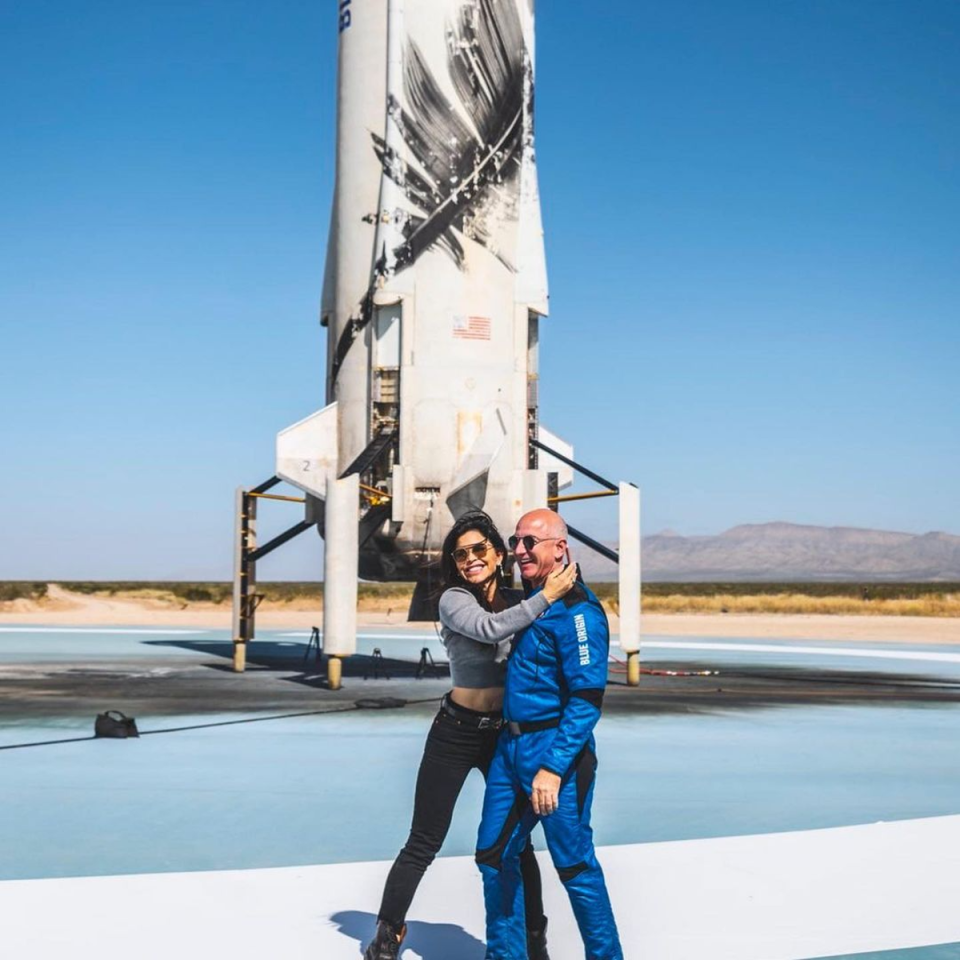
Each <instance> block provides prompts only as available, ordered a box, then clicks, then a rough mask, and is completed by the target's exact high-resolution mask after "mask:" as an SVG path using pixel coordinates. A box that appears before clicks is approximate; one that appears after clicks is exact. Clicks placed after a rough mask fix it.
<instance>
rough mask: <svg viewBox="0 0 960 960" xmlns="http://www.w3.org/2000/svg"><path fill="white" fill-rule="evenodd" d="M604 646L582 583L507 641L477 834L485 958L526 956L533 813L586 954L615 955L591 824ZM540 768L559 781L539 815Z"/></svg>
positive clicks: (613, 959)
mask: <svg viewBox="0 0 960 960" xmlns="http://www.w3.org/2000/svg"><path fill="white" fill-rule="evenodd" d="M609 648H610V631H609V627H608V625H607V618H606V614H605V613H604V611H603V607H602V606H601V605H600V601H599V600H597V598H596V596H595V595H594V594H593V593H592V592H591V591H590V590H589V589H588V588H587V587H586V586H584V585H583V584H582V583H577V584H576V585H575V586H574V588H573V589H572V590H571V591H570V592H569V593H568V594H567V595H566V597H564V598H563V600H561V601H560V602H558V603H554V604H552V605H551V606H550V608H549V609H548V610H547V611H546V612H545V613H543V614H542V615H541V616H540V617H539V619H537V620H536V621H534V623H533V624H531V625H530V626H529V627H527V629H526V630H524V631H522V632H520V633H518V634H517V635H516V637H515V638H514V643H513V652H512V653H511V654H510V659H509V661H508V663H507V679H506V689H505V691H504V702H503V717H504V720H505V721H507V723H506V725H505V727H504V730H503V732H502V733H501V735H500V740H499V742H498V743H497V752H496V754H495V755H494V758H493V762H492V764H491V765H490V771H489V773H488V775H487V790H486V794H485V795H484V800H483V817H482V819H481V822H480V832H479V836H478V839H477V864H478V865H479V867H480V872H481V874H482V875H483V888H484V899H485V901H486V908H487V958H488V960H526V957H527V947H526V926H525V921H524V910H523V886H522V883H521V880H520V851H521V850H522V849H523V847H524V844H525V843H526V841H527V837H528V836H529V834H530V831H531V830H532V829H533V827H534V826H535V824H536V823H537V821H538V820H539V821H540V822H541V823H542V824H543V832H544V835H545V836H546V839H547V846H548V848H549V850H550V856H551V857H552V858H553V864H554V866H555V867H556V869H557V872H558V873H559V875H560V880H561V882H562V883H563V885H564V887H565V888H566V890H567V894H568V895H569V897H570V903H571V905H572V906H573V912H574V915H575V916H576V919H577V925H578V926H579V928H580V935H581V936H582V937H583V942H584V946H585V948H586V956H587V960H622V958H623V951H622V950H621V948H620V940H619V937H618V935H617V925H616V921H615V920H614V918H613V911H612V909H611V907H610V898H609V897H608V895H607V888H606V885H605V883H604V880H603V871H602V870H601V869H600V864H599V863H598V862H597V858H596V855H595V854H594V849H593V831H592V830H591V829H590V806H591V803H592V801H593V786H594V779H595V774H596V769H597V758H596V745H595V742H594V738H593V728H594V726H595V725H596V723H597V721H598V720H599V719H600V707H601V704H602V702H603V692H604V689H605V687H606V685H607V658H608V653H609ZM511 727H512V730H511ZM521 731H523V732H521ZM541 767H543V768H546V769H547V770H551V771H553V772H554V773H556V774H557V775H558V776H560V777H561V778H562V780H561V786H560V797H559V804H558V807H557V809H556V811H555V812H554V813H551V814H549V815H548V816H546V817H542V818H540V817H537V815H536V814H535V813H534V812H533V807H532V805H531V802H530V794H531V792H532V789H533V788H532V783H533V778H534V777H535V776H536V775H537V771H539V770H540V769H541Z"/></svg>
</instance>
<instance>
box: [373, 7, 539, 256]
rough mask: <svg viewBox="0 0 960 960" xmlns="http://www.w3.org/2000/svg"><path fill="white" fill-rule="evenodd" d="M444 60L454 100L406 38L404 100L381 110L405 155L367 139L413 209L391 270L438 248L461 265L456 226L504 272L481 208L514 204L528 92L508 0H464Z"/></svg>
mask: <svg viewBox="0 0 960 960" xmlns="http://www.w3.org/2000/svg"><path fill="white" fill-rule="evenodd" d="M447 67H448V70H449V73H450V79H451V81H452V82H453V87H454V89H455V90H456V92H457V99H458V101H459V103H458V104H456V105H455V104H453V103H451V102H450V100H449V99H448V98H447V96H446V94H444V92H443V90H442V88H441V86H440V84H439V83H438V82H437V80H436V77H435V76H434V74H433V72H432V71H431V69H430V66H429V65H428V64H427V62H426V60H425V58H424V56H423V54H422V53H421V51H420V49H419V47H418V46H417V45H416V44H415V43H413V42H412V41H409V42H408V43H407V46H406V50H405V53H404V68H403V80H404V94H405V97H406V102H407V106H406V109H403V108H402V107H401V106H400V105H399V104H398V103H396V102H395V101H393V102H391V103H389V104H388V110H389V112H390V116H391V117H392V118H393V120H394V122H395V123H396V124H397V127H398V128H399V131H400V135H401V136H402V137H403V141H404V143H405V144H406V146H407V148H408V149H409V151H410V155H411V157H412V162H407V161H405V160H403V159H402V158H400V157H398V156H396V154H395V153H394V151H392V150H391V149H390V148H389V147H387V145H386V144H385V143H384V141H383V139H382V138H381V137H378V136H376V135H374V136H373V141H374V149H375V150H376V152H377V156H378V157H379V158H380V162H381V164H382V165H383V170H384V173H385V174H386V175H387V176H388V177H390V178H391V179H392V180H394V181H395V182H396V183H397V184H398V185H399V186H400V187H401V189H402V190H403V192H404V194H405V196H406V198H407V199H408V200H409V201H410V203H411V205H412V206H413V207H414V209H415V210H416V213H413V214H410V215H408V217H407V220H406V223H405V224H404V230H403V233H404V236H405V238H406V240H405V243H403V244H402V245H401V246H399V247H398V248H397V249H396V250H394V251H393V253H394V255H395V257H396V268H397V269H398V270H400V269H403V267H405V266H409V265H410V264H412V263H414V262H416V260H417V258H418V257H419V256H420V255H421V254H422V253H423V252H424V251H425V250H427V249H429V248H430V247H432V246H434V245H437V246H439V247H440V248H441V249H443V250H444V251H445V252H446V253H447V254H449V255H450V256H451V257H452V259H453V260H454V262H455V263H456V264H457V266H458V267H460V268H461V269H462V268H463V246H462V244H461V243H460V239H459V237H458V236H457V234H458V233H460V234H463V235H464V236H467V237H469V238H470V239H472V240H474V241H476V242H477V243H480V244H483V245H484V246H486V247H488V248H489V249H491V251H492V252H493V253H494V254H495V255H497V256H498V257H499V259H500V260H501V261H502V262H503V264H504V265H505V266H506V267H507V268H508V269H510V270H513V269H514V265H513V264H512V263H510V262H509V261H508V260H507V259H506V257H505V256H503V255H502V254H501V253H500V252H499V251H498V250H496V249H495V248H494V246H493V244H494V243H495V240H496V238H495V237H494V236H493V235H492V231H491V230H490V228H489V227H488V224H487V221H486V214H487V213H488V212H489V211H490V208H491V207H492V206H495V205H496V206H497V207H498V209H499V211H500V215H501V216H503V215H504V213H507V212H509V211H510V210H511V207H513V208H514V209H515V206H516V196H517V193H518V187H519V177H520V162H521V158H522V150H523V146H524V136H523V134H524V114H525V110H524V99H525V97H527V96H528V95H529V96H530V97H532V91H533V83H532V66H531V62H530V57H529V54H528V51H527V48H526V44H525V43H524V39H523V31H522V29H521V25H520V17H519V15H518V13H517V9H516V5H515V0H471V2H469V3H465V4H464V5H463V6H462V7H461V8H460V11H459V14H458V16H457V20H456V23H455V24H454V25H453V26H451V27H449V28H448V31H447ZM528 91H529V94H528ZM527 116H531V114H527ZM465 118H468V119H469V122H468V119H465ZM514 215H515V214H514Z"/></svg>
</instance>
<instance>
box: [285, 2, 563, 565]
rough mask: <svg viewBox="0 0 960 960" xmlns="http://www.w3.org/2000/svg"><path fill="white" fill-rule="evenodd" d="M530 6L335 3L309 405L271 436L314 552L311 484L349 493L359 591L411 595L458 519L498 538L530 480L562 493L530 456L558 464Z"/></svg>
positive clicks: (322, 497) (536, 500)
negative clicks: (321, 272) (546, 331)
mask: <svg viewBox="0 0 960 960" xmlns="http://www.w3.org/2000/svg"><path fill="white" fill-rule="evenodd" d="M533 7H534V4H533V0H416V2H410V0H407V2H403V0H387V2H384V0H342V2H340V3H339V29H340V40H339V72H338V83H337V147H336V149H337V158H336V186H335V192H334V200H333V210H332V216H331V223H330V235H329V243H328V246H327V261H326V270H325V276H324V284H323V297H322V304H321V322H322V324H323V325H324V326H325V327H326V329H327V335H328V347H327V370H326V401H327V406H326V407H325V408H324V409H323V410H321V411H319V412H318V413H316V414H314V415H313V416H311V417H308V418H307V419H306V420H304V421H302V422H301V423H299V424H295V425H294V426H293V427H290V428H288V429H287V430H285V431H283V432H282V433H281V434H280V435H279V437H278V443H277V460H278V462H277V468H278V469H277V473H278V475H279V476H281V477H283V478H284V479H286V480H288V481H289V482H291V483H293V484H295V485H296V486H298V487H300V488H301V489H303V490H305V491H306V492H307V494H308V498H307V499H308V518H312V519H315V520H316V521H317V522H318V524H319V526H320V530H321V533H324V534H325V535H326V529H327V527H328V526H329V524H328V523H325V521H324V511H325V509H327V508H328V506H329V505H328V504H327V502H326V501H327V487H328V484H330V483H332V482H334V481H336V480H337V479H342V478H346V477H349V476H352V475H357V477H358V483H359V487H358V489H359V491H360V501H359V511H358V537H359V544H358V563H359V573H360V576H361V577H363V578H366V579H374V580H410V579H417V578H418V576H419V575H421V574H422V571H423V570H424V569H425V568H427V567H428V566H430V565H432V563H434V562H435V561H436V559H437V551H438V548H439V545H440V543H441V541H442V539H443V536H444V535H445V533H446V532H447V530H449V528H450V525H451V524H452V523H453V521H454V519H455V518H456V517H458V516H460V515H462V514H463V513H465V512H467V511H469V510H473V509H483V510H486V511H487V512H488V513H490V514H491V515H492V516H493V518H494V519H495V521H496V522H497V523H498V525H499V526H500V527H501V528H503V529H505V530H509V529H512V527H513V524H514V523H515V521H516V518H517V517H518V515H519V514H520V513H521V512H522V511H523V510H524V509H527V508H531V507H533V506H543V505H545V502H546V471H547V470H548V469H549V470H554V471H557V472H559V473H560V474H561V485H565V483H566V482H569V481H570V480H571V479H572V474H570V472H569V471H568V470H567V468H566V467H564V466H563V465H561V464H560V463H559V462H557V461H553V462H552V463H547V462H546V461H547V460H548V459H551V458H548V457H547V455H545V454H544V453H543V452H540V453H539V454H538V451H537V449H536V448H535V447H533V446H532V445H531V443H530V441H531V439H533V440H536V439H541V440H545V441H547V442H548V443H549V445H550V446H551V447H553V448H555V449H556V448H557V447H558V446H560V447H561V448H563V449H564V452H567V451H569V452H572V451H571V450H570V448H569V447H566V445H563V444H562V442H561V441H559V440H557V438H555V437H552V436H551V435H549V434H547V432H546V431H544V430H543V429H542V428H541V426H540V424H539V415H538V400H537V395H538V390H537V387H538V369H537V351H538V340H539V321H540V318H541V317H543V316H545V315H546V313H547V276H546V262H545V256H544V245H543V228H542V223H541V213H540V198H539V192H538V185H537V167H536V158H535V152H534V123H533V103H534V87H535V73H534V12H533ZM338 502H339V501H338ZM327 539H328V542H327V550H328V552H329V551H330V550H331V549H336V545H335V544H333V543H331V542H330V538H329V537H328V538H327Z"/></svg>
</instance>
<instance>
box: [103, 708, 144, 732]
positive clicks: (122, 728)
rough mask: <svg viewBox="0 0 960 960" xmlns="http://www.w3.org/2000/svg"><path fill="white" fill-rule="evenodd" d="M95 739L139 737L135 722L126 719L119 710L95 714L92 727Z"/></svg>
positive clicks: (131, 719) (129, 718)
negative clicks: (94, 721)
mask: <svg viewBox="0 0 960 960" xmlns="http://www.w3.org/2000/svg"><path fill="white" fill-rule="evenodd" d="M93 735H94V736H95V737H120V738H123V737H139V736H140V731H139V730H137V721H136V720H134V719H133V717H128V716H127V715H126V714H124V713H121V712H120V711H119V710H108V711H107V712H106V713H98V714H97V722H96V723H95V724H94V726H93Z"/></svg>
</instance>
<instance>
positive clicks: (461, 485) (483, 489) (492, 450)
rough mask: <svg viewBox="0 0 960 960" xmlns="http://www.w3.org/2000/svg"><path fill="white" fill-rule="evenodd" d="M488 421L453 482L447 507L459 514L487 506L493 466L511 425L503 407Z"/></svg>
mask: <svg viewBox="0 0 960 960" xmlns="http://www.w3.org/2000/svg"><path fill="white" fill-rule="evenodd" d="M484 420H485V423H484V425H483V429H482V430H481V431H480V434H479V435H478V436H477V438H476V440H474V441H473V443H472V444H471V445H470V448H469V449H468V450H467V452H466V454H465V456H464V457H463V460H462V461H461V462H460V467H459V469H458V470H457V473H456V476H455V477H454V479H453V482H452V483H451V484H450V493H449V494H448V495H447V507H448V508H449V509H450V512H451V513H452V514H453V515H454V516H455V517H461V516H463V515H464V514H465V513H469V512H470V511H471V510H482V509H483V506H484V503H485V502H486V499H487V479H488V477H489V474H490V466H491V465H492V464H493V461H494V460H496V458H497V454H499V453H500V450H501V448H502V447H503V444H504V441H505V440H506V438H507V425H506V422H505V421H504V417H503V414H502V413H501V412H500V410H499V409H497V408H494V409H493V412H492V414H488V416H486V417H485V418H484Z"/></svg>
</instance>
